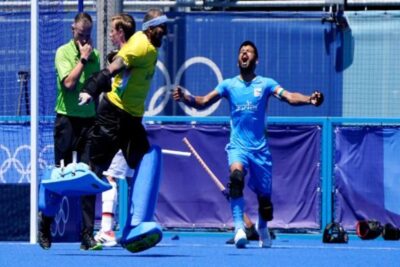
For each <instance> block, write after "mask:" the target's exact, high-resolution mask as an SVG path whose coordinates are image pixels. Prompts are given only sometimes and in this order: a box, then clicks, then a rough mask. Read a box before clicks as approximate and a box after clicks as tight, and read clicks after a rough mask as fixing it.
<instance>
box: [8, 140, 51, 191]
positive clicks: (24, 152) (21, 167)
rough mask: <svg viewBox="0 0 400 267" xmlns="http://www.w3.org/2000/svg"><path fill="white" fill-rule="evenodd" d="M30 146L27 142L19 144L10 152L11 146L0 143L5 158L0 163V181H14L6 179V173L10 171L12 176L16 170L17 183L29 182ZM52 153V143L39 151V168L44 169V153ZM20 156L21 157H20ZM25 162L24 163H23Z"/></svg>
mask: <svg viewBox="0 0 400 267" xmlns="http://www.w3.org/2000/svg"><path fill="white" fill-rule="evenodd" d="M30 149H31V148H30V146H29V145H27V144H23V145H20V146H18V147H16V148H15V152H14V153H12V152H11V150H12V149H11V148H9V147H6V146H5V145H3V144H0V151H4V153H5V159H4V161H3V162H2V163H1V164H0V183H7V182H15V181H7V180H6V173H7V172H11V175H12V176H13V177H14V176H15V174H14V172H16V173H17V174H18V175H19V177H18V181H16V182H17V183H30V181H31V162H30V159H29V158H30ZM49 151H50V153H53V145H46V146H45V147H44V148H43V149H42V150H41V151H40V153H39V159H38V163H39V166H40V169H43V170H44V169H46V168H47V167H48V162H47V161H46V160H45V159H44V156H45V153H47V152H49ZM20 158H22V159H20ZM24 162H25V163H24Z"/></svg>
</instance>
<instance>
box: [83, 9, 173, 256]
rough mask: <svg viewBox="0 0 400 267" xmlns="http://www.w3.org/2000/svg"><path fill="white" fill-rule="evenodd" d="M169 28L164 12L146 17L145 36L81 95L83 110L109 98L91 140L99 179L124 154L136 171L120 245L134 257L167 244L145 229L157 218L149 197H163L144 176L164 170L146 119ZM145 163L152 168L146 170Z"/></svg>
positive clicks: (158, 234)
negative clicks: (154, 194) (146, 106)
mask: <svg viewBox="0 0 400 267" xmlns="http://www.w3.org/2000/svg"><path fill="white" fill-rule="evenodd" d="M166 22H167V17H166V16H165V15H164V14H163V12H162V11H161V10H160V9H150V10H149V11H148V12H147V13H146V15H145V16H144V19H143V25H142V31H138V32H136V33H135V34H134V35H133V36H132V37H131V38H129V40H128V42H127V43H126V44H125V45H124V46H122V48H121V50H120V51H119V52H118V53H117V55H116V56H115V57H114V59H113V62H112V63H111V64H110V65H109V66H108V67H107V68H105V69H103V70H102V71H100V72H98V73H96V74H94V75H92V76H91V77H90V78H89V80H88V82H87V83H86V84H85V86H84V89H83V92H82V93H81V94H80V95H79V98H80V103H81V104H82V105H83V104H86V103H89V102H90V101H91V100H92V99H94V98H97V96H98V95H99V94H100V93H101V92H107V93H106V94H105V95H104V97H103V98H102V99H101V101H100V103H99V107H98V110H97V112H98V113H97V117H96V123H95V127H94V129H93V132H92V135H91V137H90V161H91V167H92V169H93V170H94V171H95V173H96V174H97V175H98V176H99V177H101V176H102V173H103V171H104V170H105V169H106V168H108V166H109V165H110V163H111V161H112V159H113V157H114V155H115V154H116V153H117V151H118V150H120V149H121V150H122V154H123V156H124V158H125V160H126V162H127V164H128V166H129V167H130V168H135V173H136V174H135V176H136V177H135V184H134V185H133V187H134V188H133V190H131V191H130V196H131V197H130V199H131V204H132V203H134V204H132V209H130V214H128V216H127V217H128V219H129V221H128V222H127V224H126V225H125V228H124V231H123V236H122V239H121V244H122V245H123V246H124V247H125V248H126V249H128V250H129V251H132V252H138V251H142V250H144V249H148V248H150V247H152V246H154V245H156V244H157V243H158V242H160V240H161V238H162V232H161V228H160V227H159V226H158V225H157V224H156V223H155V222H150V223H145V222H149V214H150V215H151V216H152V215H153V213H154V205H155V199H154V197H153V198H152V199H150V198H149V196H150V195H151V192H150V191H152V190H154V188H156V189H155V190H156V192H158V185H153V184H151V183H148V180H146V177H142V176H141V174H143V175H146V174H145V173H144V172H145V171H146V168H147V170H150V171H152V170H159V168H160V166H159V164H158V165H157V162H159V161H160V157H159V155H160V154H161V150H160V149H157V148H155V147H150V144H149V142H148V139H147V134H146V131H145V129H144V127H143V125H142V118H143V114H144V104H145V99H146V97H147V94H148V92H149V89H150V83H151V80H152V78H153V75H154V72H155V64H156V62H157V55H158V52H157V48H159V47H160V46H161V44H162V38H163V37H164V35H166V33H167V28H166ZM113 76H115V77H114V79H113V81H111V78H112V77H113ZM153 159H154V160H153ZM144 160H149V162H147V164H149V163H151V164H153V166H146V165H145V164H146V163H144V162H143V161H144ZM151 160H153V162H152V161H151ZM142 166H146V167H143V168H142ZM149 175H159V174H158V173H157V172H156V173H151V174H149ZM139 190H140V192H141V193H138V191H139Z"/></svg>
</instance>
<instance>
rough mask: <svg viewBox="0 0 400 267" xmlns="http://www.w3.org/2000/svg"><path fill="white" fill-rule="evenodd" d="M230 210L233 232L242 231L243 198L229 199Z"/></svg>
mask: <svg viewBox="0 0 400 267" xmlns="http://www.w3.org/2000/svg"><path fill="white" fill-rule="evenodd" d="M231 209H232V217H233V223H234V225H235V232H236V231H237V230H239V229H244V221H243V210H244V198H243V197H239V198H234V199H231Z"/></svg>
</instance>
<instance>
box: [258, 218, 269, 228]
mask: <svg viewBox="0 0 400 267" xmlns="http://www.w3.org/2000/svg"><path fill="white" fill-rule="evenodd" d="M265 227H267V221H265V220H263V219H262V218H261V216H260V215H258V229H264V228H265Z"/></svg>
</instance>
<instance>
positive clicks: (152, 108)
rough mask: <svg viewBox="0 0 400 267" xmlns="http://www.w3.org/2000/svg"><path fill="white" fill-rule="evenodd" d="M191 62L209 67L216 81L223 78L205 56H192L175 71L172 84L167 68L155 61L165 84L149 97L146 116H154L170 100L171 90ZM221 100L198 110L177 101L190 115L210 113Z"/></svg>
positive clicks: (215, 66)
mask: <svg viewBox="0 0 400 267" xmlns="http://www.w3.org/2000/svg"><path fill="white" fill-rule="evenodd" d="M193 64H205V65H206V66H208V67H210V68H211V70H212V71H213V72H214V73H215V75H216V77H217V80H218V83H220V82H221V81H222V80H223V77H222V73H221V71H220V70H219V68H218V66H217V65H216V64H215V63H214V62H213V61H212V60H210V59H208V58H206V57H192V58H190V59H188V60H186V61H185V62H184V63H183V65H182V66H181V67H180V68H179V70H178V72H177V73H176V77H175V81H174V83H173V84H171V78H170V76H169V73H168V70H167V68H166V67H165V65H164V64H163V63H162V62H160V61H157V65H156V66H157V67H158V68H159V69H160V71H161V73H162V74H163V76H164V78H165V83H166V84H165V85H163V86H161V87H160V88H158V89H157V90H156V91H155V92H154V93H153V95H152V97H151V98H150V102H149V105H148V107H147V111H146V112H145V115H146V116H155V115H157V114H159V113H160V112H161V111H162V110H163V109H164V108H165V106H166V105H167V103H168V101H169V100H170V95H171V90H172V89H173V88H174V87H176V86H177V85H179V82H180V81H181V78H182V75H183V73H184V72H185V71H186V70H187V69H188V68H189V67H190V66H191V65H193ZM185 90H186V91H187V92H189V90H188V89H186V88H185ZM161 97H162V100H161V102H160V103H159V104H158V106H157V105H156V103H157V100H158V99H159V98H161ZM220 102H221V101H218V102H216V103H214V104H213V105H212V106H210V107H209V108H207V109H205V110H202V111H198V110H196V109H193V108H189V107H187V106H185V105H184V104H183V103H181V102H179V106H180V107H181V108H182V109H183V111H184V112H185V113H186V114H187V115H190V116H208V115H210V114H212V113H213V112H214V111H215V110H216V109H217V108H218V106H219V104H220Z"/></svg>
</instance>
